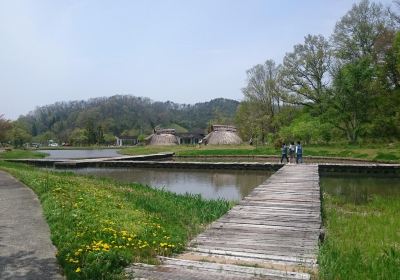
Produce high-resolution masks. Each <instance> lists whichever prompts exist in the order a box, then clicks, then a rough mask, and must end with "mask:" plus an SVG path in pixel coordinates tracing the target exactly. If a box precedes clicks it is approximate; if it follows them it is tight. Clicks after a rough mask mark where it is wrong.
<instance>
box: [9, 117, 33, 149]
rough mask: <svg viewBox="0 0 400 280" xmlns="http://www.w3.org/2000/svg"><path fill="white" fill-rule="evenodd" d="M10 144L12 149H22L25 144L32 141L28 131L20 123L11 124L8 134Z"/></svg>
mask: <svg viewBox="0 0 400 280" xmlns="http://www.w3.org/2000/svg"><path fill="white" fill-rule="evenodd" d="M10 138H11V142H12V143H13V145H14V147H16V148H18V147H22V146H23V145H24V144H25V143H28V142H30V141H31V139H32V135H31V134H30V133H29V130H28V129H27V128H26V127H25V126H24V125H23V124H21V123H18V122H17V121H16V122H14V123H13V128H12V130H11V133H10Z"/></svg>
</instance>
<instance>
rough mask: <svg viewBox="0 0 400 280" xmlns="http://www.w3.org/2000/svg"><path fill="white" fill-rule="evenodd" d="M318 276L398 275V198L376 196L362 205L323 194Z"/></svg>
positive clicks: (399, 258)
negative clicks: (324, 228) (323, 239)
mask: <svg viewBox="0 0 400 280" xmlns="http://www.w3.org/2000/svg"><path fill="white" fill-rule="evenodd" d="M323 205H324V207H323V209H324V221H325V227H326V237H325V242H324V243H323V244H322V246H321V248H320V254H319V264H320V266H319V269H320V272H319V276H320V278H321V279H399V278H398V277H399V275H400V233H399V229H400V219H399V213H400V198H399V197H389V198H383V197H379V196H375V197H374V198H373V199H372V200H371V201H369V202H368V203H366V204H363V205H355V204H352V203H345V202H344V201H343V200H341V199H340V198H338V197H332V196H329V195H324V203H323Z"/></svg>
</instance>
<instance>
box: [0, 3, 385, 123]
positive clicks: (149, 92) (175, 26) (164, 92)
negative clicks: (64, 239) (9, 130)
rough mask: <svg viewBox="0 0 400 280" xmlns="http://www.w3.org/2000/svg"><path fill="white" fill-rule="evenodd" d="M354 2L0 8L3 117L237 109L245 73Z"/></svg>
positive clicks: (320, 29)
mask: <svg viewBox="0 0 400 280" xmlns="http://www.w3.org/2000/svg"><path fill="white" fill-rule="evenodd" d="M356 2H358V1H355V0H354V1H353V0H301V1H300V0H274V1H273V0H201V1H195V0H193V1H188V0H181V1H168V0H159V1H154V0H152V1H150V0H143V1H133V0H132V1H130V0H126V1H122V0H121V1H119V0H115V1H99V0H93V1H91V0H87V1H85V0H79V1H78V0H76V1H75V0H64V1H61V0H59V1H54V0H48V1H42V0H31V1H22V0H21V1H20V0H8V1H7V0H0V114H4V115H5V117H6V118H9V119H16V118H17V117H18V116H19V115H21V114H27V113H28V112H29V111H31V110H33V109H34V108H35V107H36V106H41V105H46V104H52V103H54V102H57V101H70V100H81V99H88V98H92V97H100V96H112V95H115V94H129V95H136V96H145V97H149V98H151V99H153V100H156V101H166V100H171V101H174V102H178V103H196V102H203V101H208V100H211V99H213V98H217V97H225V98H231V99H236V100H241V99H242V93H241V88H242V87H244V85H245V82H246V73H245V71H246V70H247V69H249V68H251V67H252V66H253V65H255V64H258V63H263V62H264V61H265V60H266V59H274V60H275V61H276V62H278V63H280V62H281V61H282V58H283V56H284V55H285V53H286V52H289V51H291V50H292V48H293V45H295V44H297V43H301V42H303V39H304V36H305V35H307V34H322V35H324V36H327V37H328V36H329V35H330V34H331V33H332V30H333V28H334V25H335V23H336V22H337V21H338V20H339V19H340V17H341V16H343V15H344V14H345V13H346V12H347V11H348V10H349V9H350V8H351V6H352V5H353V4H354V3H356ZM381 2H382V3H383V4H385V5H390V3H391V1H390V0H387V1H386V0H385V1H383V0H382V1H381Z"/></svg>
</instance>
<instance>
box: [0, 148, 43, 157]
mask: <svg viewBox="0 0 400 280" xmlns="http://www.w3.org/2000/svg"><path fill="white" fill-rule="evenodd" d="M46 156H47V155H46V154H45V153H40V152H36V151H30V150H11V151H2V152H0V159H24V158H44V157H46Z"/></svg>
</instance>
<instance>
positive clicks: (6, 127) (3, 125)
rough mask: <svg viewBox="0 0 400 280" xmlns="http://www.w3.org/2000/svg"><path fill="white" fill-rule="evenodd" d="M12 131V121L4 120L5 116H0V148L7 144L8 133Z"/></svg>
mask: <svg viewBox="0 0 400 280" xmlns="http://www.w3.org/2000/svg"><path fill="white" fill-rule="evenodd" d="M11 129H12V124H11V121H9V120H6V119H4V116H3V115H0V146H1V145H2V144H3V143H5V142H7V140H8V137H9V135H8V133H9V131H10V130H11Z"/></svg>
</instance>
